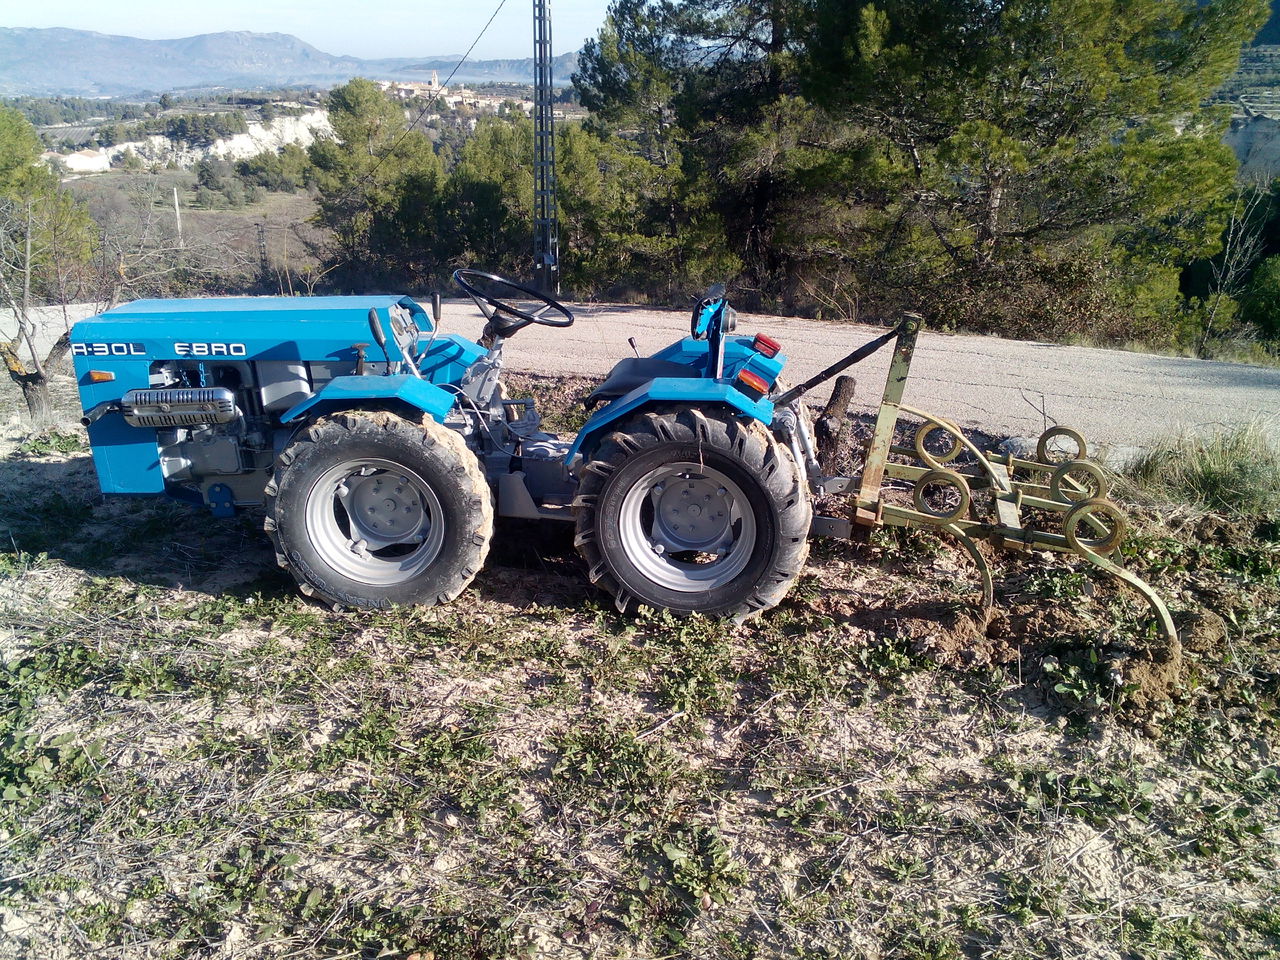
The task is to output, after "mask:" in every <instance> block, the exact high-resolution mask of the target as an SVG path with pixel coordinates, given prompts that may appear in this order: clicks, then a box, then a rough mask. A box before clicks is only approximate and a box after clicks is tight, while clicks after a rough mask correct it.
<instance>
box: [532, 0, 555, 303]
mask: <svg viewBox="0 0 1280 960" xmlns="http://www.w3.org/2000/svg"><path fill="white" fill-rule="evenodd" d="M551 96H552V89H551V4H550V2H549V0H533V285H534V286H535V287H537V288H538V289H539V290H541V291H542V292H543V293H548V294H551V295H552V296H559V294H560V221H559V218H558V216H557V214H556V138H555V126H554V118H553V117H552V115H551Z"/></svg>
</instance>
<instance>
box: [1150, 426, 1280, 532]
mask: <svg viewBox="0 0 1280 960" xmlns="http://www.w3.org/2000/svg"><path fill="white" fill-rule="evenodd" d="M1125 479H1126V480H1127V481H1128V483H1129V485H1130V487H1131V488H1132V492H1134V493H1136V494H1137V495H1138V496H1139V497H1142V498H1145V499H1154V500H1157V501H1159V502H1162V503H1174V504H1176V503H1185V504H1191V505H1194V506H1198V507H1201V508H1202V509H1205V510H1211V511H1215V512H1225V513H1230V514H1234V515H1260V516H1266V515H1268V514H1272V515H1274V514H1276V513H1280V447H1277V446H1276V444H1275V443H1274V441H1272V440H1271V439H1270V436H1269V435H1268V433H1267V431H1266V430H1265V429H1264V428H1263V427H1262V425H1261V424H1260V423H1258V422H1256V421H1255V422H1254V423H1251V424H1246V425H1245V426H1242V427H1239V428H1237V429H1234V430H1224V431H1220V432H1218V433H1215V434H1211V435H1208V436H1203V435H1195V436H1191V435H1183V436H1179V437H1174V438H1170V439H1167V440H1164V441H1159V442H1157V443H1156V444H1154V445H1153V446H1152V447H1151V448H1150V449H1148V450H1146V451H1145V452H1144V453H1143V454H1142V456H1141V457H1139V458H1138V459H1137V460H1135V461H1134V462H1133V463H1132V464H1131V465H1130V466H1129V467H1128V468H1127V469H1126V470H1125Z"/></svg>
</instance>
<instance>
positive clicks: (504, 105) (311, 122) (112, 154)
mask: <svg viewBox="0 0 1280 960" xmlns="http://www.w3.org/2000/svg"><path fill="white" fill-rule="evenodd" d="M375 82H376V83H377V85H378V86H379V87H380V88H381V89H382V90H383V91H384V92H385V93H386V94H387V95H388V96H389V97H390V98H392V99H393V100H397V101H401V102H403V103H404V104H405V114H406V118H407V119H409V120H417V121H418V122H419V123H423V124H430V123H433V122H437V121H441V120H445V119H447V120H449V121H451V122H452V123H455V124H458V125H461V126H462V127H463V128H464V129H466V130H473V129H475V125H476V121H477V119H478V118H479V117H481V116H484V115H486V114H503V113H512V112H516V111H519V112H520V113H523V114H524V115H525V116H531V115H532V114H533V101H532V100H531V99H529V93H530V89H529V87H528V86H525V85H521V84H506V85H502V86H506V87H510V89H509V90H504V89H502V87H501V86H500V87H499V89H497V90H493V89H483V90H473V89H471V88H469V87H466V86H452V87H450V86H446V85H444V84H442V83H440V78H439V74H438V73H437V72H435V71H432V74H431V79H430V80H426V81H417V80H379V81H375ZM278 106H279V107H280V108H284V109H286V110H289V111H290V113H289V114H288V115H285V116H274V117H272V118H271V119H263V120H259V121H254V120H251V121H249V123H248V124H247V127H248V130H247V131H246V132H244V133H236V134H233V135H229V136H226V137H222V138H219V139H217V140H215V141H214V142H212V143H209V144H207V145H203V146H200V145H193V144H188V143H181V142H174V141H173V140H172V139H171V138H169V137H166V136H163V135H149V136H145V137H142V138H139V139H130V140H128V141H122V142H119V143H114V144H111V145H110V146H86V147H84V148H82V149H78V150H65V149H64V150H62V151H58V150H47V151H45V152H44V153H43V154H41V159H42V160H44V162H46V163H47V164H49V165H50V166H53V167H55V168H56V169H59V170H60V171H63V172H65V173H66V174H69V175H73V176H76V175H85V174H93V173H105V172H107V171H109V170H111V169H112V168H113V167H117V166H120V165H121V164H122V163H123V162H125V161H126V160H128V159H129V158H130V157H137V158H138V159H140V160H142V161H145V162H147V163H157V162H158V163H166V164H168V163H172V164H174V165H175V166H178V167H184V168H185V167H190V166H192V165H193V164H194V163H196V162H198V161H199V160H201V159H204V158H206V157H216V158H219V159H228V160H234V159H241V158H244V157H249V156H253V155H254V154H256V153H259V152H261V151H262V150H264V149H278V148H280V147H282V146H284V145H285V144H286V143H296V144H299V145H301V146H304V147H305V146H307V145H308V144H310V143H311V142H313V141H314V140H315V139H316V138H317V137H323V136H326V135H328V134H330V133H332V130H331V128H330V127H329V121H328V115H327V113H326V112H325V111H324V109H323V108H321V107H319V106H307V107H304V106H303V105H301V104H298V103H292V102H288V101H284V102H281V103H279V104H278ZM423 107H425V108H426V112H425V113H423V112H422V110H423ZM584 113H585V111H582V110H581V109H580V108H579V109H577V110H570V111H569V115H568V117H567V116H566V110H564V109H561V108H557V109H556V110H555V111H554V116H555V118H556V119H557V120H562V119H566V118H569V119H571V118H574V117H576V116H578V115H581V114H584ZM102 122H103V123H107V122H109V120H108V118H102ZM68 129H69V130H70V129H75V130H78V131H86V130H89V129H92V124H91V123H88V122H87V123H82V124H77V125H75V126H74V128H72V127H70V126H69V127H68ZM44 132H57V130H56V129H54V128H44Z"/></svg>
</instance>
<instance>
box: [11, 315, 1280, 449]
mask: <svg viewBox="0 0 1280 960" xmlns="http://www.w3.org/2000/svg"><path fill="white" fill-rule="evenodd" d="M575 310H576V313H577V322H576V323H575V324H574V325H573V326H572V327H570V328H568V329H553V328H550V327H529V328H526V329H525V330H522V331H521V332H520V333H519V334H518V335H516V336H515V337H514V338H513V339H512V340H511V341H510V343H509V344H508V346H507V349H506V358H507V364H508V367H509V369H512V370H516V371H521V372H528V373H541V374H546V375H551V376H561V375H571V374H572V375H587V376H590V375H597V376H599V375H603V374H604V373H606V372H607V371H608V370H609V368H610V367H611V366H612V365H613V364H614V363H615V362H616V361H617V360H618V359H619V358H621V357H624V356H629V355H630V354H631V348H630V346H629V345H628V344H627V338H628V337H632V336H633V337H635V339H636V344H637V346H638V348H639V350H640V352H641V353H642V354H647V353H651V352H653V351H655V350H657V349H659V348H660V347H662V346H664V345H666V344H667V343H670V342H671V341H672V340H674V339H676V338H677V337H680V336H683V335H684V334H685V333H687V331H688V315H687V314H686V313H684V312H674V311H662V310H651V309H646V308H642V307H628V306H616V305H605V306H582V307H577V308H575ZM87 312H88V311H87V310H86V309H85V308H79V309H76V310H74V311H73V314H72V315H73V317H74V316H78V315H86V314H87ZM61 316H62V315H61V312H60V311H55V312H51V313H50V315H49V319H50V323H49V324H48V329H49V330H50V331H51V332H52V333H53V334H55V335H56V333H57V332H58V330H60V329H61V324H62V320H61ZM3 320H4V318H0V330H4V329H6V328H7V326H8V325H7V324H5V323H4V322H3ZM481 325H482V319H481V317H480V314H479V312H478V311H477V310H476V309H475V308H474V307H473V306H472V305H471V303H470V301H462V300H450V301H446V303H445V305H444V323H443V329H444V330H445V331H449V332H458V333H462V334H464V335H466V336H469V337H473V338H474V337H478V336H479V333H480V328H481ZM738 329H739V332H741V333H747V334H752V333H755V332H757V331H763V332H764V333H767V334H769V335H770V336H772V337H774V338H776V339H777V340H779V341H780V342H781V343H782V345H783V350H784V351H785V352H786V354H787V355H788V357H790V363H789V366H788V379H789V380H790V381H791V382H793V383H794V382H798V381H800V380H802V379H804V378H805V377H807V376H810V375H812V374H814V373H816V372H817V371H819V370H820V369H822V368H823V367H824V366H826V365H827V364H829V363H831V362H832V361H834V360H836V359H837V358H839V357H840V356H842V355H844V354H845V353H847V352H848V351H849V350H850V349H852V348H853V347H854V346H856V345H857V344H859V343H862V342H863V341H865V340H867V339H869V338H871V337H873V336H875V335H876V334H877V333H879V332H880V331H879V330H878V329H877V328H874V327H866V326H858V325H847V324H834V323H822V322H818V321H813V320H796V319H787V318H782V317H768V316H753V315H746V314H744V315H742V316H740V318H739V327H738ZM888 359H889V358H888V352H887V351H884V352H882V353H879V354H877V355H875V356H874V357H872V358H871V359H869V360H867V361H865V362H864V363H863V364H861V365H860V366H858V367H856V368H855V369H854V371H853V373H854V374H855V375H856V376H857V378H858V383H859V388H858V397H859V399H858V403H859V404H860V405H861V406H863V407H864V408H865V409H867V410H870V409H871V408H872V407H873V406H874V405H875V403H876V402H877V401H878V399H879V395H880V391H881V390H882V388H883V385H884V376H885V371H886V369H887V366H888ZM818 395H820V396H823V397H825V394H824V393H822V392H821V391H819V392H818ZM905 401H906V402H907V403H909V404H911V405H912V406H916V407H922V408H924V409H925V410H930V411H933V412H936V413H938V414H939V415H942V416H948V417H950V418H951V419H953V420H955V421H956V422H958V423H959V424H960V425H961V426H964V427H974V428H979V429H982V430H985V431H986V432H988V433H991V434H994V435H997V436H1011V437H1029V436H1035V435H1038V434H1039V433H1040V432H1041V430H1043V429H1044V427H1045V426H1046V425H1052V424H1055V423H1064V424H1068V425H1071V426H1074V427H1077V428H1078V429H1080V430H1082V431H1084V433H1085V435H1086V436H1087V437H1089V438H1090V440H1091V441H1096V442H1097V443H1098V444H1102V445H1108V446H1111V447H1112V448H1124V447H1130V446H1143V445H1144V444H1145V443H1146V442H1148V441H1149V439H1150V438H1151V437H1152V436H1154V435H1158V434H1167V433H1171V432H1177V431H1178V430H1188V431H1192V432H1205V431H1209V430H1213V429H1215V428H1217V427H1221V426H1224V425H1230V424H1236V423H1240V422H1243V421H1247V420H1249V419H1251V418H1255V417H1257V418H1261V419H1262V421H1263V422H1264V423H1265V424H1266V426H1267V428H1268V430H1269V431H1270V433H1271V435H1272V436H1273V437H1275V438H1276V439H1277V441H1278V442H1280V369H1276V368H1266V367H1253V366H1247V365H1245V364H1235V363H1216V362H1211V361H1206V360H1188V359H1183V358H1176V357H1159V356H1151V355H1148V354H1139V353H1126V352H1123V351H1118V350H1097V349H1092V348H1087V347H1064V346H1059V345H1056V344H1044V343H1024V342H1021V341H1014V340H1002V339H999V338H997V337H972V336H947V335H943V334H937V333H929V332H927V331H926V332H925V333H924V334H923V335H922V336H921V338H920V342H919V347H918V349H917V351H916V356H915V361H914V364H913V366H912V371H911V380H910V382H909V383H908V384H907V392H906V398H905Z"/></svg>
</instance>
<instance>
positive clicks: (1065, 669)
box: [1040, 647, 1117, 710]
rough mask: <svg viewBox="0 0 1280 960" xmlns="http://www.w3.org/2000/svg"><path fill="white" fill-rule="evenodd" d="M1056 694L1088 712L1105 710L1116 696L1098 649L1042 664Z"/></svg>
mask: <svg viewBox="0 0 1280 960" xmlns="http://www.w3.org/2000/svg"><path fill="white" fill-rule="evenodd" d="M1040 666H1041V668H1042V669H1043V670H1044V673H1045V677H1046V678H1047V679H1048V681H1049V682H1050V683H1052V684H1053V692H1054V693H1060V694H1062V695H1063V696H1065V697H1069V698H1070V699H1072V700H1074V701H1075V702H1076V703H1078V704H1080V705H1081V706H1082V707H1085V708H1086V709H1089V710H1097V709H1099V708H1101V707H1104V706H1106V705H1107V704H1108V703H1109V702H1111V699H1112V698H1113V696H1114V695H1115V693H1116V690H1117V688H1116V685H1115V683H1113V682H1112V678H1111V675H1110V673H1109V671H1108V670H1107V667H1106V664H1104V663H1103V662H1102V658H1101V657H1099V656H1098V648H1097V647H1089V648H1088V649H1087V650H1070V651H1067V652H1065V653H1063V655H1062V657H1061V658H1058V657H1045V658H1044V660H1043V661H1042V662H1041V664H1040Z"/></svg>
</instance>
